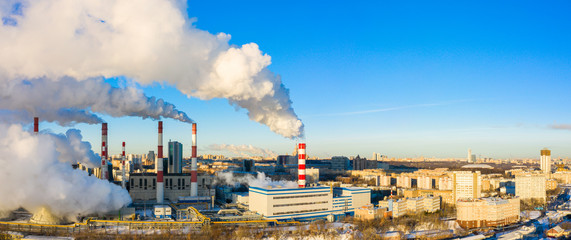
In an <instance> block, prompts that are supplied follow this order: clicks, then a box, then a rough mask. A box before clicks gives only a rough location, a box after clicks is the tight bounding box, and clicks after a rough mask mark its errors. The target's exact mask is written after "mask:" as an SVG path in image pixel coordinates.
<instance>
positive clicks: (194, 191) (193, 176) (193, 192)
mask: <svg viewBox="0 0 571 240" xmlns="http://www.w3.org/2000/svg"><path fill="white" fill-rule="evenodd" d="M196 165H197V163H196V123H193V124H192V160H191V165H190V196H191V197H196V196H198V181H197V179H198V176H197V172H196V170H197V167H196Z"/></svg>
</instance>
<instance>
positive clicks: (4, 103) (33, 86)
mask: <svg viewBox="0 0 571 240" xmlns="http://www.w3.org/2000/svg"><path fill="white" fill-rule="evenodd" d="M0 109H8V110H12V112H11V113H12V114H15V115H14V116H13V118H15V119H19V120H20V122H26V121H25V120H24V119H20V118H24V117H25V119H27V120H28V121H30V120H32V119H33V117H31V116H30V115H33V116H36V117H39V118H40V120H42V121H49V122H56V123H58V124H60V125H64V126H66V125H71V124H73V123H77V122H83V123H90V124H96V123H101V122H103V121H102V119H101V118H99V117H98V116H97V115H96V114H94V113H93V112H98V113H104V114H108V115H111V116H113V117H120V116H139V117H142V118H152V119H159V118H160V117H165V118H172V119H176V120H179V121H182V122H188V123H191V122H192V120H191V119H190V118H189V117H188V116H187V115H186V114H185V113H184V112H181V111H178V110H177V109H176V107H175V106H174V105H172V104H170V103H166V102H164V101H163V100H162V99H158V100H157V99H155V98H154V97H147V96H145V94H143V93H142V92H141V91H140V90H139V89H137V88H135V87H126V88H115V87H112V86H111V85H110V84H107V83H105V82H104V81H103V79H101V78H90V79H85V80H83V81H76V80H74V79H72V78H69V77H64V78H60V79H57V80H48V79H46V78H39V79H31V80H25V81H9V82H1V81H0ZM23 110H25V112H27V113H28V114H24V113H23ZM8 113H9V114H10V112H8Z"/></svg>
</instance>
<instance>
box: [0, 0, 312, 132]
mask: <svg viewBox="0 0 571 240" xmlns="http://www.w3.org/2000/svg"><path fill="white" fill-rule="evenodd" d="M14 3H18V4H16V5H15V4H14ZM0 8H2V9H0V14H1V16H0V17H1V18H2V19H3V23H4V24H3V25H0V36H2V37H1V38H0V79H2V80H4V81H13V80H14V79H19V78H25V79H31V78H41V77H46V78H48V79H59V78H61V77H63V76H70V77H73V78H76V79H79V80H84V79H87V78H90V77H99V76H104V77H114V76H126V77H128V78H131V79H134V80H135V81H137V82H139V83H141V84H144V85H146V84H152V83H155V82H159V83H163V84H168V85H171V86H175V87H176V88H177V89H178V90H180V91H181V92H182V93H184V94H186V95H187V96H189V97H190V96H194V97H198V98H200V99H205V100H208V99H212V98H226V99H228V101H229V103H230V104H232V105H234V106H237V107H240V108H245V109H247V111H248V116H249V118H250V119H251V120H254V121H257V122H259V123H261V124H264V125H267V126H268V127H269V128H270V129H271V130H272V131H274V132H276V133H278V134H281V135H283V136H285V137H288V138H295V137H301V136H302V135H303V124H302V122H301V120H299V119H298V117H297V115H296V114H295V112H294V110H293V108H292V106H291V104H292V103H291V101H290V98H289V91H288V89H286V88H285V86H284V85H283V84H282V82H281V79H280V77H279V76H277V75H275V74H274V73H272V72H270V71H269V70H268V69H267V66H268V65H270V64H271V58H270V56H268V55H266V54H263V53H262V52H261V51H260V49H259V48H258V45H257V44H255V43H248V44H244V45H242V46H231V45H230V44H229V43H228V42H229V40H230V35H228V34H224V33H219V34H216V35H213V34H211V33H208V32H206V31H203V30H199V29H197V28H196V27H195V26H193V25H192V21H191V20H189V19H188V17H187V14H186V6H184V4H182V3H181V2H180V1H168V0H136V1H135V0H121V1H118V0H81V1H77V0H34V1H27V0H22V1H15V0H9V1H5V2H4V3H2V4H0ZM191 10H192V9H191ZM2 76H4V77H2ZM78 94H86V92H80V93H78Z"/></svg>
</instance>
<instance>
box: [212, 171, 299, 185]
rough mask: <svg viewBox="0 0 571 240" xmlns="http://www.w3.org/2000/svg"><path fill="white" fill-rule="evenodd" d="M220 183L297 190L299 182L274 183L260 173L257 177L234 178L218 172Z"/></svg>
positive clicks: (230, 174) (228, 174)
mask: <svg viewBox="0 0 571 240" xmlns="http://www.w3.org/2000/svg"><path fill="white" fill-rule="evenodd" d="M216 176H217V177H218V180H219V181H220V182H219V183H222V184H226V185H235V184H237V183H238V184H247V185H248V186H250V187H260V188H266V187H272V188H276V187H281V188H297V187H298V184H297V182H293V181H285V180H282V181H274V180H272V179H270V178H269V177H266V174H265V173H263V172H258V175H257V176H256V177H254V176H252V175H246V176H243V177H238V176H234V175H233V174H232V173H231V172H218V173H217V175H216Z"/></svg>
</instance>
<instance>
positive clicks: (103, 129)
mask: <svg viewBox="0 0 571 240" xmlns="http://www.w3.org/2000/svg"><path fill="white" fill-rule="evenodd" d="M107 151H108V149H107V123H102V124H101V179H105V180H109V172H108V168H107V153H108V152H107Z"/></svg>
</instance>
